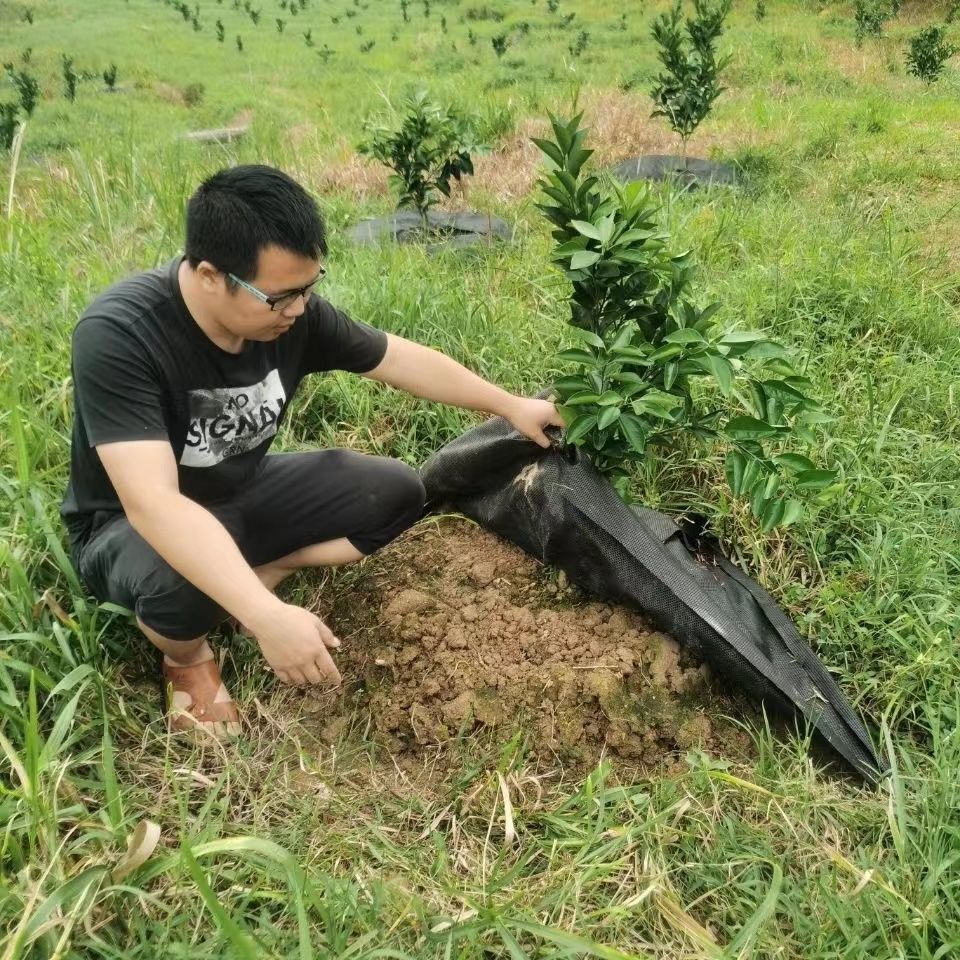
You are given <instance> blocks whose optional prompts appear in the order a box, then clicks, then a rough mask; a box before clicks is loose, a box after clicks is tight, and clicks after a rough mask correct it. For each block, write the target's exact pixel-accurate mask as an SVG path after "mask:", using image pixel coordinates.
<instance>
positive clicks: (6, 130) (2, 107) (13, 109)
mask: <svg viewBox="0 0 960 960" xmlns="http://www.w3.org/2000/svg"><path fill="white" fill-rule="evenodd" d="M19 123H20V110H19V107H18V105H17V104H16V103H13V102H10V103H0V150H9V149H10V148H11V147H12V146H13V138H14V137H15V136H16V135H17V127H18V125H19Z"/></svg>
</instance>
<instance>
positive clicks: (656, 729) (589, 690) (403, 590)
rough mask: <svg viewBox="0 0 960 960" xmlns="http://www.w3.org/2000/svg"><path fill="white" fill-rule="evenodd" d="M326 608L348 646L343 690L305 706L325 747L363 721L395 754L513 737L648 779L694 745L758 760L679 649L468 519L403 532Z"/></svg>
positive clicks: (739, 709)
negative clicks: (647, 772)
mask: <svg viewBox="0 0 960 960" xmlns="http://www.w3.org/2000/svg"><path fill="white" fill-rule="evenodd" d="M318 612H319V613H320V615H321V616H323V617H324V618H325V619H327V620H328V622H329V623H330V624H331V626H332V627H333V628H334V630H335V631H336V632H337V633H338V635H339V636H340V637H341V638H342V639H343V641H344V644H343V648H342V649H341V651H340V652H338V654H337V657H338V663H339V666H340V670H341V672H342V673H343V676H344V682H345V690H344V691H343V693H341V695H340V696H339V697H334V696H332V695H330V694H321V695H308V697H307V699H306V700H305V701H304V707H305V710H306V712H307V713H312V714H313V717H314V719H313V720H310V719H308V720H307V721H306V722H307V723H308V724H309V725H311V726H314V725H315V726H316V728H318V729H319V730H320V733H321V736H322V737H323V739H325V740H327V741H334V740H337V739H338V738H340V737H341V736H342V734H343V732H344V730H345V729H346V727H347V726H348V725H349V724H350V723H351V722H352V719H356V717H357V716H358V714H359V715H361V717H362V719H361V723H362V725H363V726H364V727H365V728H366V729H367V730H368V732H369V735H370V736H371V737H372V738H373V739H374V740H376V741H379V742H380V743H381V744H382V745H383V746H385V747H387V748H388V749H389V750H390V752H391V753H392V754H394V755H395V756H397V755H400V756H407V757H411V756H416V755H418V754H420V755H422V754H423V753H424V752H425V751H427V750H429V749H431V748H433V747H435V745H437V744H443V743H445V742H449V741H451V740H453V739H455V738H457V737H458V736H463V735H472V734H474V733H477V732H479V733H484V732H486V733H492V734H494V735H497V736H499V737H502V739H504V740H506V739H507V738H509V736H511V735H512V734H513V733H514V732H515V731H516V730H517V729H521V730H523V731H525V732H526V733H527V734H528V740H529V747H530V749H531V750H532V752H533V753H534V754H536V755H537V756H539V757H542V758H543V759H545V760H548V761H549V762H554V761H559V762H560V763H562V764H563V765H564V766H566V767H569V768H581V767H587V766H593V765H594V764H595V763H596V762H597V761H598V760H599V759H600V757H601V756H604V755H607V756H609V757H611V759H613V760H614V761H615V762H619V764H620V765H622V766H623V767H625V768H631V769H638V768H640V769H651V768H654V767H663V766H668V767H669V766H672V765H673V764H674V763H676V762H677V761H680V760H682V758H683V757H684V755H685V753H686V752H687V751H688V750H690V749H692V748H695V747H701V748H703V749H705V750H707V752H709V753H711V754H713V755H715V756H724V757H730V758H738V759H739V758H742V757H745V756H747V755H748V754H749V752H750V741H749V738H748V737H747V736H746V735H745V734H744V733H743V731H742V730H741V729H740V728H739V727H738V726H737V725H736V724H735V723H733V721H732V720H729V719H725V718H724V715H729V716H740V715H742V714H743V713H744V711H745V710H747V709H748V708H746V707H745V705H744V704H743V703H740V702H738V701H735V700H733V699H730V698H729V697H726V696H723V695H721V694H720V693H718V692H717V690H715V689H714V687H713V684H712V681H711V676H710V673H709V671H708V669H707V668H706V667H705V666H703V665H701V664H699V663H697V662H696V661H694V660H693V659H692V658H691V657H690V656H689V655H688V654H687V653H686V652H685V651H684V650H683V649H682V648H681V647H680V646H679V644H677V642H676V641H675V640H673V639H672V638H670V637H668V636H666V635H664V634H662V633H659V632H658V631H656V630H654V629H652V628H651V627H650V626H649V625H648V624H647V623H646V622H645V621H644V620H643V618H642V617H640V616H639V615H637V614H635V613H633V612H631V611H629V610H626V609H624V608H621V607H613V606H610V605H609V604H605V603H602V602H598V601H597V600H594V599H590V598H586V597H584V596H583V595H581V594H580V593H579V591H577V590H576V589H575V588H571V587H569V586H568V585H566V583H565V580H564V577H563V575H562V574H561V575H560V576H559V578H557V576H556V574H555V573H554V572H553V571H550V570H549V569H547V568H545V567H543V566H542V565H541V564H539V563H538V562H537V561H535V560H534V559H533V558H531V557H529V556H527V555H526V554H524V553H523V552H522V551H520V550H519V549H517V548H515V547H513V546H512V545H510V544H508V543H506V542H505V541H502V540H500V539H499V538H497V537H495V536H493V535H491V534H489V533H486V532H485V531H483V530H481V529H479V528H478V527H476V526H475V525H474V524H471V523H470V522H468V521H466V520H462V519H456V518H454V519H444V520H442V521H439V522H436V523H434V522H428V523H425V524H421V525H419V526H418V527H417V528H415V529H414V530H412V531H409V532H408V533H407V534H406V535H405V536H404V537H402V538H400V539H399V540H398V541H397V542H396V543H394V544H392V545H391V546H390V547H388V548H387V549H386V550H384V551H382V553H381V554H379V555H377V556H376V557H375V558H373V559H372V560H371V561H368V563H367V569H366V570H365V571H363V572H362V573H361V574H360V575H359V576H358V577H356V578H354V579H353V580H352V582H348V578H342V581H341V582H340V583H337V582H335V583H334V584H332V585H331V586H330V587H329V588H328V589H327V590H325V591H324V599H323V602H322V604H321V607H320V609H319V610H318ZM751 712H752V711H751Z"/></svg>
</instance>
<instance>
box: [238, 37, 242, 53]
mask: <svg viewBox="0 0 960 960" xmlns="http://www.w3.org/2000/svg"><path fill="white" fill-rule="evenodd" d="M237 53H243V37H241V36H240V34H239V33H238V34H237Z"/></svg>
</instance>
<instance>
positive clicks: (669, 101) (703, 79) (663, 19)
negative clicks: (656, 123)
mask: <svg viewBox="0 0 960 960" xmlns="http://www.w3.org/2000/svg"><path fill="white" fill-rule="evenodd" d="M731 3H732V0H720V2H719V3H718V4H717V5H714V4H713V3H712V2H711V0H693V9H694V17H693V18H687V21H686V34H687V38H688V40H687V42H686V43H685V42H684V37H683V14H682V8H681V2H680V0H676V2H675V3H674V5H673V8H672V9H671V10H670V12H669V13H662V14H660V16H659V17H657V18H656V20H654V22H653V28H652V33H653V38H654V40H655V41H656V43H657V47H658V50H657V58H658V59H659V60H660V62H661V63H662V64H663V67H664V72H662V73H660V74H659V75H658V76H657V80H656V85H655V86H654V88H653V90H651V92H650V96H651V97H652V98H653V102H654V104H655V105H656V109H655V110H654V111H653V113H652V114H651V116H653V117H666V119H667V121H668V122H669V124H670V126H671V127H672V128H673V130H674V132H676V133H678V134H679V135H680V139H681V141H682V142H683V158H684V166H686V159H687V141H688V140H689V139H690V136H691V135H692V134H693V131H694V130H696V129H697V127H698V126H699V125H700V123H701V121H702V120H703V119H704V118H705V117H706V116H707V115H708V114H709V113H710V110H711V108H712V107H713V103H714V101H715V100H716V99H717V97H719V96H720V94H721V93H722V92H723V90H724V88H723V87H721V86H720V74H721V72H722V71H723V69H724V67H725V66H726V65H727V64H728V63H729V61H730V57H729V56H726V57H720V58H718V57H717V50H716V44H717V40H718V38H719V37H720V35H721V34H722V33H723V26H724V20H725V19H726V17H727V14H728V13H729V12H730V7H731Z"/></svg>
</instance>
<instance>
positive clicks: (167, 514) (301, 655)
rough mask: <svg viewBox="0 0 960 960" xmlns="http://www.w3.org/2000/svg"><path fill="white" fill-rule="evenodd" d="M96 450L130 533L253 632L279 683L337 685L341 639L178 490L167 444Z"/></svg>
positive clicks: (121, 444) (101, 446)
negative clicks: (261, 572)
mask: <svg viewBox="0 0 960 960" xmlns="http://www.w3.org/2000/svg"><path fill="white" fill-rule="evenodd" d="M96 449H97V453H98V454H99V456H100V460H101V461H102V463H103V466H104V469H105V470H106V472H107V476H109V478H110V481H111V483H112V484H113V487H114V489H115V490H116V492H117V496H118V497H119V498H120V503H121V505H122V506H123V510H124V513H125V514H126V516H127V519H128V520H129V522H130V525H131V526H132V527H133V528H134V530H136V531H137V533H139V534H140V536H142V537H143V539H144V540H146V541H147V543H149V544H150V545H151V546H152V547H153V548H154V550H156V551H157V553H159V554H160V556H161V557H163V559H164V560H166V561H167V563H169V564H170V566H171V567H173V569H174V570H176V571H177V572H178V573H179V574H181V576H183V577H185V578H186V579H187V580H189V581H190V582H191V583H192V584H194V586H196V587H197V588H198V589H199V590H202V591H203V592H204V593H205V594H206V595H207V596H209V597H211V598H212V599H213V600H215V601H216V602H217V603H218V604H220V606H221V607H223V608H224V609H225V610H226V611H227V612H228V613H231V614H233V616H235V617H236V618H237V619H238V620H239V621H240V622H241V623H243V624H244V625H245V626H246V627H247V628H249V629H250V630H251V631H253V634H254V636H255V637H256V638H257V641H258V642H259V644H260V647H261V649H262V650H263V654H264V656H265V657H266V659H267V662H268V663H269V664H270V666H272V667H273V668H274V670H275V671H276V673H277V675H278V676H279V677H280V678H281V679H282V680H284V681H286V682H288V683H304V682H309V683H319V682H320V681H321V680H323V679H325V678H326V679H329V680H333V681H336V682H339V680H340V675H339V673H337V669H336V667H335V666H334V665H333V661H332V660H331V659H330V655H329V654H328V653H327V650H326V648H327V646H331V647H334V646H339V641H338V640H337V639H336V637H334V636H333V634H332V633H331V632H330V630H329V629H328V628H327V627H326V626H325V625H324V624H323V622H322V621H321V620H320V619H319V618H317V617H315V616H314V615H313V614H312V613H310V612H309V611H307V610H303V609H302V608H300V607H296V606H293V605H292V604H287V603H284V602H283V601H282V600H280V599H278V598H277V597H276V596H274V595H273V594H272V593H271V592H270V591H269V590H268V589H267V588H266V587H265V586H264V585H263V584H262V583H261V582H260V579H259V577H257V575H256V573H254V571H253V570H252V568H251V567H250V565H249V564H248V563H247V561H246V560H245V559H244V557H243V554H242V553H241V552H240V549H239V548H238V547H237V544H236V543H235V542H234V540H233V538H232V537H231V536H230V534H229V533H228V532H227V530H226V528H225V527H224V526H223V524H222V523H220V521H219V520H218V519H217V518H216V517H215V516H214V515H213V514H212V513H210V511H208V510H206V509H204V507H202V506H201V505H200V504H198V503H196V502H195V501H193V500H191V499H190V498H189V497H185V496H184V495H183V494H182V493H181V492H180V489H179V481H178V477H177V464H176V460H175V458H174V454H173V449H172V447H171V446H170V443H169V442H168V441H166V440H132V441H121V442H117V443H104V444H99V445H98V446H97V448H96Z"/></svg>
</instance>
